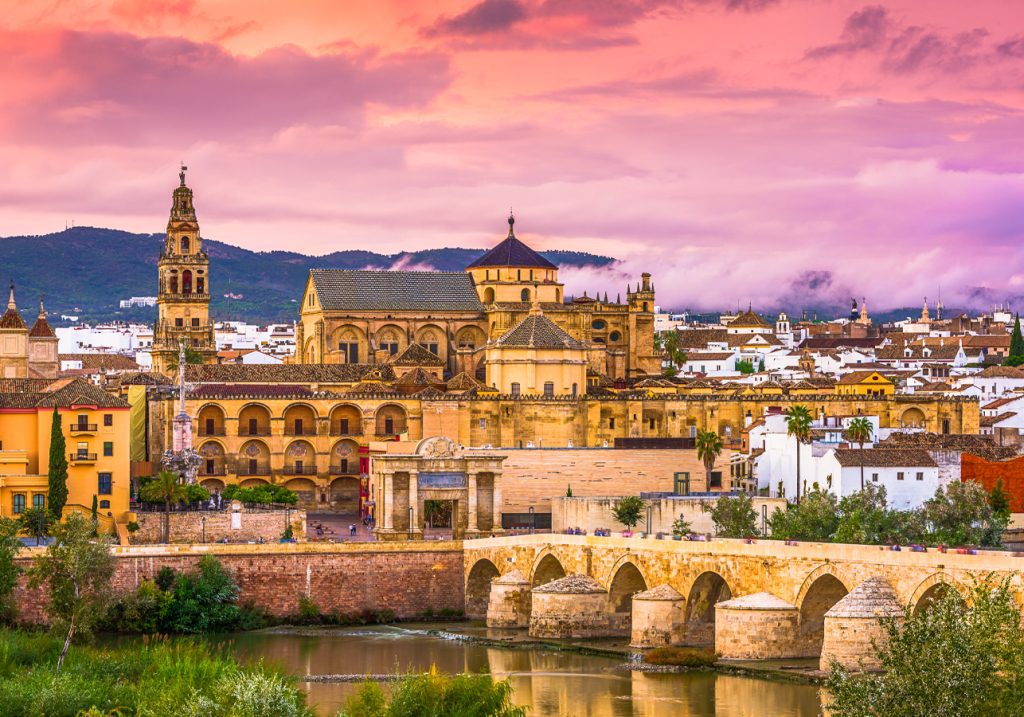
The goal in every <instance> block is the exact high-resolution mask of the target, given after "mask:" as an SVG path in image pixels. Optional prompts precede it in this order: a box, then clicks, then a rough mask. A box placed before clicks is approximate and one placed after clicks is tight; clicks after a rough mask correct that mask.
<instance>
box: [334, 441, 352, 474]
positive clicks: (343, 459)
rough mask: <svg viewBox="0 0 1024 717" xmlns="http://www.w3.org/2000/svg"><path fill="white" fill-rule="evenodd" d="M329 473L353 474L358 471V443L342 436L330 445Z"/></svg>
mask: <svg viewBox="0 0 1024 717" xmlns="http://www.w3.org/2000/svg"><path fill="white" fill-rule="evenodd" d="M330 471H331V473H334V474H341V475H354V474H356V473H358V472H359V444H358V443H356V442H355V441H353V440H352V439H350V438H344V439H342V440H340V441H338V442H337V443H335V444H334V445H333V446H332V447H331V467H330Z"/></svg>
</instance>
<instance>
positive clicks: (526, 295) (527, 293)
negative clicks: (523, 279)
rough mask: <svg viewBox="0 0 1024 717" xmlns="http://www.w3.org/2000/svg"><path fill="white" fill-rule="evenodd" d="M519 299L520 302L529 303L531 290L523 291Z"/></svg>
mask: <svg viewBox="0 0 1024 717" xmlns="http://www.w3.org/2000/svg"><path fill="white" fill-rule="evenodd" d="M519 299H520V301H529V300H530V290H529V289H523V290H522V291H521V292H520V294H519Z"/></svg>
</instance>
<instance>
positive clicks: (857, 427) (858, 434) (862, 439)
mask: <svg viewBox="0 0 1024 717" xmlns="http://www.w3.org/2000/svg"><path fill="white" fill-rule="evenodd" d="M873 430H874V428H873V427H872V425H871V421H869V420H868V419H866V418H855V419H853V420H852V421H850V425H849V426H847V427H846V436H847V437H848V438H849V439H850V440H851V441H853V442H854V443H856V444H857V445H859V446H860V489H861V490H864V444H865V443H867V442H868V441H870V440H871V433H872V431H873Z"/></svg>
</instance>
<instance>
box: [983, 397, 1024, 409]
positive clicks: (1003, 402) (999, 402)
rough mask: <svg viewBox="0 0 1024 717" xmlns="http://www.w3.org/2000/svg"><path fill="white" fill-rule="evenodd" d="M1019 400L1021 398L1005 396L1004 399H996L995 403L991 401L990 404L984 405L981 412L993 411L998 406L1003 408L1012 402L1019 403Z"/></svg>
mask: <svg viewBox="0 0 1024 717" xmlns="http://www.w3.org/2000/svg"><path fill="white" fill-rule="evenodd" d="M1020 399H1021V396H1007V397H1006V398H997V399H996V400H995V401H992V403H986V404H985V405H984V406H982V407H981V410H982V411H994V410H996V409H997V408H999V407H1000V406H1005V405H1007V404H1009V403H1013V402H1014V401H1019V400H1020Z"/></svg>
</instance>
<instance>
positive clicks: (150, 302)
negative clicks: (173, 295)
mask: <svg viewBox="0 0 1024 717" xmlns="http://www.w3.org/2000/svg"><path fill="white" fill-rule="evenodd" d="M120 306H121V308H122V309H131V308H133V307H136V306H156V297H155V296H133V297H131V298H130V299H121V301H120Z"/></svg>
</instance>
